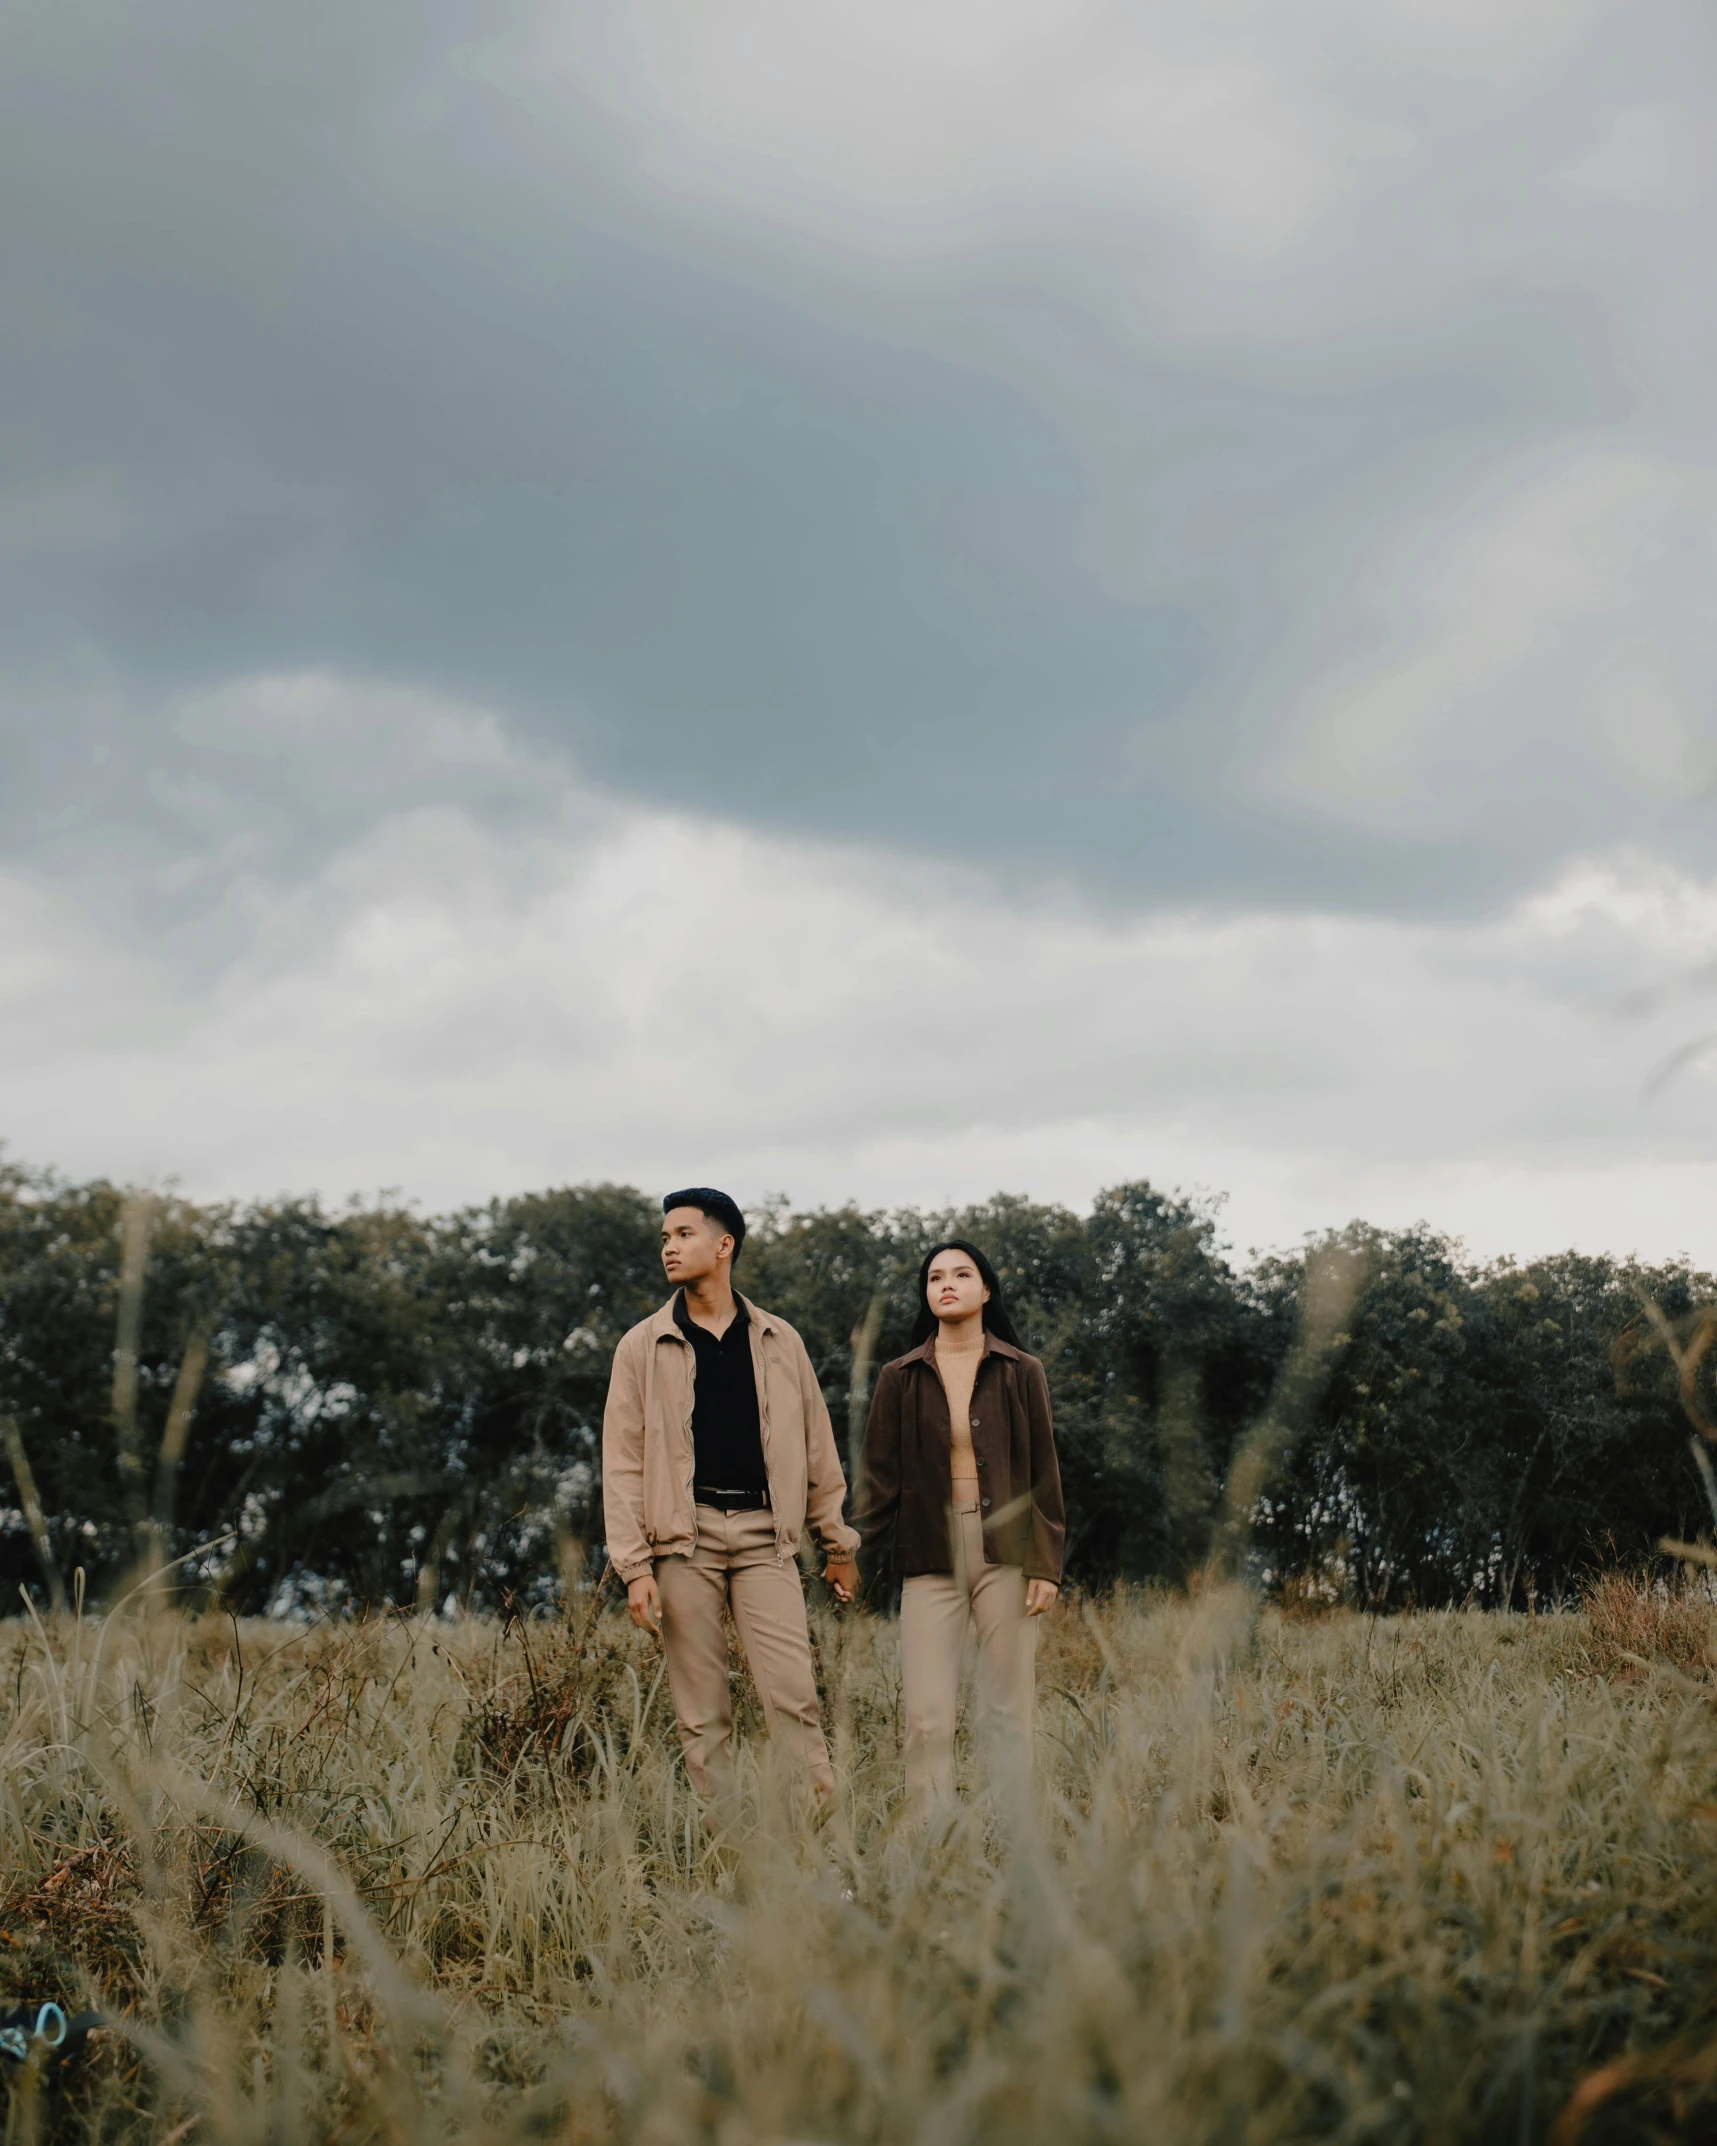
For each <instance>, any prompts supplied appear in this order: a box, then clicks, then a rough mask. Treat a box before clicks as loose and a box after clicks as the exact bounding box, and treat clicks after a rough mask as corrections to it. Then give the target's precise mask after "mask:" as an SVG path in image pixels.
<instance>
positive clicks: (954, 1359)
mask: <svg viewBox="0 0 1717 2146" xmlns="http://www.w3.org/2000/svg"><path fill="white" fill-rule="evenodd" d="M983 1360H984V1330H983V1328H982V1327H979V1328H978V1331H977V1337H976V1339H975V1340H974V1341H970V1342H968V1341H965V1340H963V1339H962V1340H961V1341H960V1342H958V1343H956V1344H954V1345H952V1346H951V1345H950V1343H949V1338H948V1330H947V1328H946V1327H942V1328H939V1329H938V1331H937V1335H936V1347H935V1364H936V1375H937V1377H938V1378H939V1379H940V1380H941V1381H942V1390H943V1392H944V1393H945V1394H946V1395H947V1396H948V1433H949V1447H950V1466H949V1470H948V1473H949V1477H950V1479H951V1481H952V1484H953V1489H954V1496H955V1502H956V1503H957V1504H963V1503H966V1502H967V1501H969V1500H970V1499H972V1498H975V1497H976V1496H977V1495H978V1459H977V1455H976V1454H975V1453H974V1452H973V1450H972V1389H973V1387H974V1386H975V1385H976V1384H977V1381H978V1366H979V1365H980V1364H981V1363H982V1362H983Z"/></svg>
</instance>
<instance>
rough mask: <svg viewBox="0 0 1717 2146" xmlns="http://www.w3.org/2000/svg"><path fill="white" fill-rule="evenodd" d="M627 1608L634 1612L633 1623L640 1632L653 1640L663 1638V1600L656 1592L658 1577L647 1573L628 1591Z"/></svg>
mask: <svg viewBox="0 0 1717 2146" xmlns="http://www.w3.org/2000/svg"><path fill="white" fill-rule="evenodd" d="M626 1607H627V1608H628V1609H629V1610H630V1611H631V1612H632V1622H633V1623H634V1624H635V1625H636V1626H637V1627H638V1629H639V1631H640V1632H648V1633H649V1635H650V1637H651V1638H652V1639H660V1638H661V1636H662V1598H661V1596H660V1595H659V1594H658V1593H657V1591H656V1575H655V1574H654V1573H653V1572H646V1573H645V1574H644V1575H643V1577H642V1578H641V1579H636V1580H634V1581H633V1582H632V1584H631V1586H630V1587H628V1588H627V1590H626Z"/></svg>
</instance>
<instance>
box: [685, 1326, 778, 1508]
mask: <svg viewBox="0 0 1717 2146" xmlns="http://www.w3.org/2000/svg"><path fill="white" fill-rule="evenodd" d="M733 1305H734V1309H733V1323H732V1324H731V1325H730V1326H729V1327H728V1330H727V1332H726V1333H725V1334H723V1335H721V1336H720V1337H719V1339H718V1338H717V1336H716V1335H714V1334H712V1333H711V1332H710V1331H709V1329H708V1327H705V1326H699V1324H698V1323H697V1321H696V1320H695V1319H694V1318H693V1317H692V1315H691V1313H690V1312H689V1311H687V1309H686V1293H685V1291H684V1290H683V1289H682V1290H680V1292H679V1293H678V1294H677V1295H676V1297H675V1298H674V1324H675V1325H676V1326H677V1327H678V1328H679V1330H680V1332H681V1333H682V1334H684V1335H685V1337H686V1339H687V1340H688V1341H689V1342H690V1343H691V1345H692V1356H693V1359H694V1361H695V1363H696V1366H697V1372H696V1382H695V1384H694V1386H693V1388H692V1455H693V1459H692V1481H693V1483H694V1485H695V1486H696V1487H697V1488H698V1489H699V1490H737V1491H742V1492H746V1493H751V1492H756V1491H766V1490H767V1489H768V1488H769V1478H768V1476H767V1475H766V1474H765V1472H764V1468H763V1431H762V1428H761V1425H760V1424H759V1421H758V1415H757V1375H756V1373H755V1372H754V1371H753V1370H752V1367H751V1318H750V1314H749V1313H748V1312H747V1311H746V1309H745V1306H744V1305H743V1304H742V1303H741V1302H740V1301H739V1299H738V1298H737V1297H735V1298H734V1300H733Z"/></svg>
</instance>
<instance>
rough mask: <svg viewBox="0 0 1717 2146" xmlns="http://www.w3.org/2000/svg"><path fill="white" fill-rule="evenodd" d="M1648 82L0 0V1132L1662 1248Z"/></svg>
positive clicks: (1673, 701)
mask: <svg viewBox="0 0 1717 2146" xmlns="http://www.w3.org/2000/svg"><path fill="white" fill-rule="evenodd" d="M1713 37H1714V33H1713V31H1712V28H1711V25H1710V22H1709V18H1708V16H1707V14H1706V13H1705V12H1704V11H1702V10H1701V9H1699V8H1698V7H1696V6H1694V5H1692V4H1682V0H1641V4H1632V0H1630V4H1629V5H1627V6H1623V5H1622V4H1621V0H1482V4H1481V0H1364V4H1361V0H1293V4H1292V5H1289V6H1284V5H1282V4H1280V0H1233V4H1232V5H1229V6H1224V7H1220V8H1217V7H1211V6H1207V5H1194V4H1192V0H1164V4H1162V5H1156V6H1152V7H1149V8H1119V7H1112V6H1099V5H1092V4H1074V0H981V4H980V0H950V4H949V5H947V6H943V7H937V8H922V7H919V8H909V7H906V6H904V5H893V4H878V0H829V4H828V5H826V6H819V7H816V8H808V7H805V6H803V5H799V4H797V0H795V4H791V5H789V4H787V0H733V4H732V5H727V6H723V7H721V8H710V7H707V6H699V5H693V4H691V0H630V4H628V5H627V6H625V7H624V8H621V7H612V6H594V5H589V6H586V5H577V4H553V5H550V4H542V0H516V4H515V0H504V4H499V5H491V6H486V7H484V8H482V9H478V8H475V7H468V6H452V5H446V4H440V5H430V6H427V7H424V6H413V7H409V8H408V7H405V6H402V5H398V4H396V0H377V4H375V5H370V6H366V7H363V8H360V9H353V8H350V7H342V6H336V5H334V4H332V0H305V4H304V5H301V6H297V7H294V8H290V9H286V8H272V9H265V8H262V7H260V6H255V5H252V4H250V0H240V4H237V5H234V4H231V0H223V4H222V5H219V6H217V5H215V4H214V0H159V4H158V5H155V6H152V7H150V8H149V9H146V10H145V9H136V8H121V7H119V6H118V5H117V4H115V0H52V4H51V5H50V4H48V0H21V4H20V5H18V6H15V7H14V8H13V9H12V10H11V11H9V13H8V14H7V15H6V18H5V20H4V23H3V24H0V190H3V194H4V198H5V200H6V202H7V215H6V217H5V219H4V221H3V225H0V269H3V272H4V285H3V288H4V290H5V293H6V302H5V304H4V306H3V307H0V750H3V753H4V770H3V779H0V1023H3V1025H4V1033H5V1043H6V1049H5V1052H4V1059H3V1064H0V1138H3V1139H4V1140H5V1141H7V1142H8V1143H9V1144H10V1145H11V1146H12V1148H13V1149H14V1151H17V1152H22V1153H24V1154H26V1155H29V1156H33V1157H43V1158H51V1159H53V1160H56V1161H59V1162H62V1163H63V1164H65V1165H66V1166H67V1167H68V1168H72V1169H76V1170H89V1171H96V1170H108V1169H111V1170H114V1171H117V1172H120V1173H123V1174H131V1175H140V1176H157V1177H158V1176H165V1175H174V1174H176V1175H179V1176H181V1177H182V1178H183V1179H184V1181H185V1182H186V1184H187V1186H188V1187H189V1189H192V1190H208V1191H217V1192H229V1191H230V1192H235V1193H236V1192H244V1191H265V1192H266V1191H273V1190H276V1189H278V1188H279V1187H281V1186H283V1185H297V1186H304V1185H311V1184H315V1185H320V1186H321V1187H323V1189H325V1190H328V1191H330V1192H334V1193H338V1192H343V1191H344V1190H345V1189H347V1188H348V1187H349V1186H352V1185H365V1184H367V1185H375V1184H378V1183H391V1184H397V1185H401V1186H404V1187H406V1188H407V1189H409V1190H412V1191H414V1192H417V1193H420V1194H421V1195H422V1196H424V1197H426V1198H435V1199H441V1198H449V1199H452V1198H466V1197H477V1196H480V1195H482V1194H484V1193H486V1192H487V1191H490V1190H496V1189H506V1188H508V1187H512V1186H518V1185H523V1184H527V1183H532V1182H540V1181H542V1180H544V1179H546V1178H569V1177H570V1178H576V1177H582V1176H594V1175H602V1174H606V1173H609V1172H617V1173H620V1174H623V1175H628V1176H635V1177H638V1178H639V1179H641V1180H644V1181H651V1180H652V1178H653V1175H655V1174H660V1172H661V1170H663V1169H666V1174H667V1175H668V1176H669V1177H673V1176H676V1175H677V1176H679V1177H680V1178H682V1179H689V1178H692V1177H699V1178H706V1179H707V1178H712V1177H713V1178H717V1179H720V1178H723V1177H724V1176H731V1178H732V1181H733V1182H734V1183H735V1184H736V1185H737V1186H739V1187H740V1188H741V1189H742V1190H743V1191H744V1192H745V1194H746V1196H747V1197H754V1196H757V1197H760V1196H762V1195H763V1194H765V1193H768V1192H772V1191H774V1190H776V1189H777V1188H779V1187H780V1186H781V1185H783V1184H790V1185H791V1187H792V1188H793V1189H794V1190H795V1191H796V1192H798V1193H799V1194H801V1195H802V1196H805V1197H812V1198H824V1197H827V1198H839V1197H845V1196H847V1195H849V1194H851V1195H854V1196H857V1197H860V1198H875V1199H888V1200H893V1199H904V1198H937V1197H941V1196H944V1195H949V1196H963V1195H967V1194H979V1193H983V1192H986V1191H988V1190H990V1189H992V1188H993V1186H994V1185H995V1184H997V1183H1003V1182H1006V1183H1009V1184H1013V1185H1018V1186H1023V1187H1025V1188H1027V1189H1031V1190H1035V1191H1038V1192H1043V1193H1052V1194H1056V1195H1058V1196H1062V1197H1068V1198H1079V1197H1083V1196H1084V1194H1085V1193H1087V1192H1089V1190H1090V1189H1091V1188H1092V1187H1093V1186H1094V1185H1096V1184H1097V1183H1100V1182H1104V1181H1113V1180H1114V1179H1116V1178H1119V1177H1123V1176H1129V1175H1136V1174H1141V1173H1146V1172H1148V1173H1149V1174H1151V1175H1153V1176H1156V1177H1158V1178H1160V1179H1163V1180H1165V1181H1175V1180H1177V1179H1178V1180H1180V1181H1183V1182H1187V1183H1200V1184H1205V1185H1217V1186H1222V1185H1228V1186H1232V1187H1233V1188H1234V1191H1235V1195H1236V1204H1235V1207H1234V1209H1233V1213H1234V1215H1235V1218H1236V1227H1237V1229H1238V1230H1239V1231H1240V1233H1241V1235H1242V1237H1243V1239H1244V1240H1249V1241H1262V1240H1266V1239H1271V1238H1275V1239H1280V1238H1281V1237H1282V1236H1285V1235H1286V1236H1291V1235H1292V1234H1293V1233H1294V1232H1295V1231H1296V1230H1297V1229H1299V1228H1301V1227H1305V1226H1311V1225H1315V1224H1318V1223H1322V1222H1329V1221H1340V1220H1343V1219H1345V1217H1346V1215H1347V1214H1349V1213H1351V1212H1353V1211H1355V1210H1356V1209H1363V1210H1365V1211H1367V1212H1369V1213H1371V1214H1373V1215H1375V1216H1376V1217H1377V1218H1378V1219H1380V1220H1408V1219H1411V1218H1412V1217H1413V1216H1414V1215H1415V1214H1419V1213H1428V1214H1430V1215H1431V1216H1432V1217H1433V1219H1437V1220H1442V1221H1444V1222H1447V1223H1449V1224H1451V1225H1453V1226H1457V1227H1467V1228H1470V1229H1471V1231H1472V1232H1473V1233H1474V1237H1475V1241H1477V1242H1482V1243H1483V1244H1484V1245H1485V1246H1487V1247H1488V1248H1494V1249H1501V1248H1504V1247H1506V1246H1509V1245H1513V1246H1517V1247H1520V1248H1523V1249H1530V1248H1533V1247H1542V1246H1544V1245H1548V1244H1552V1243H1556V1242H1562V1241H1579V1242H1582V1243H1589V1244H1600V1243H1603V1244H1610V1245H1613V1246H1620V1247H1625V1246H1626V1245H1628V1244H1633V1243H1637V1244H1640V1245H1642V1246H1644V1247H1646V1248H1648V1249H1656V1250H1659V1251H1663V1250H1673V1249H1675V1248H1677V1247H1680V1246H1683V1245H1691V1246H1692V1247H1693V1248H1694V1249H1696V1250H1699V1251H1700V1252H1701V1256H1704V1257H1708V1258H1710V1257H1717V1253H1713V1252H1712V1251H1711V1250H1710V1249H1709V1247H1708V1245H1707V1244H1706V1237H1708V1236H1709V1232H1706V1237H1702V1236H1701V1235H1700V1232H1701V1231H1702V1230H1704V1227H1705V1226H1704V1223H1703V1221H1702V1220H1701V1219H1700V1217H1702V1215H1703V1214H1704V1213H1705V1212H1706V1211H1708V1210H1709V1209H1710V1206H1711V1203H1710V1200H1709V1198H1708V1197H1707V1192H1708V1189H1709V1185H1710V1180H1711V1176H1712V1171H1713V1169H1714V1168H1717V1165H1713V1164H1712V1163H1710V1162H1709V1161H1708V1160H1707V1159H1706V1158H1707V1156H1708V1155H1709V1152H1710V1141H1709V1127H1710V1093H1711V1088H1710V1083H1711V1078H1712V1066H1713V1064H1714V1063H1717V1060H1714V1059H1713V1057H1712V1055H1711V1054H1710V1053H1709V1052H1708V1051H1706V1050H1705V1049H1704V1047H1703V1045H1700V1046H1699V1047H1698V1048H1692V1047H1690V1046H1691V1045H1694V1044H1697V1043H1698V1039H1700V1038H1702V1037H1704V1036H1705V1034H1706V1031H1707V1030H1708V1028H1709V1025H1710V1021H1709V1008H1708V1006H1707V1005H1706V1003H1705V999H1706V997H1707V995H1708V991H1709V986H1710V978H1711V976H1712V975H1713V974H1717V967H1714V962H1717V906H1714V903H1713V897H1712V891H1711V884H1710V874H1709V864H1708V857H1709V847H1710V828H1711V813H1712V810H1713V805H1714V803H1717V796H1714V792H1717V719H1714V701H1717V692H1714V687H1717V613H1714V611H1713V607H1712V604H1711V601H1710V590H1711V588H1712V586H1713V572H1714V568H1717V556H1714V555H1717V439H1714V437H1713V423H1712V395H1711V389H1710V382H1711V379H1712V378H1713V377H1714V376H1717V296H1714V293H1713V287H1712V282H1711V278H1710V277H1709V275H1708V274H1706V273H1705V270H1704V259H1705V254H1706V252H1707V251H1708V247H1709V240H1708V234H1709V231H1710V229H1711V227H1712V224H1713V221H1714V213H1713V212H1714V210H1717V154H1714V152H1713V148H1712V144H1713V142H1717V111H1714V109H1713V106H1714V104H1717V69H1714V68H1713V65H1712V62H1713V57H1714V55H1713V50H1712V45H1713ZM712 920H720V923H721V928H722V931H723V932H724V933H725V934H726V937H725V939H723V940H721V941H720V942H719V943H720V944H722V945H724V946H725V945H727V944H728V943H729V942H734V941H737V942H738V943H740V944H742V945H743V946H744V947H745V948H747V949H767V950H768V952H769V959H770V961H771V962H773V963H775V964H776V968H777V971H778V975H779V979H780V987H779V988H778V989H777V988H773V987H769V986H767V984H766V983H760V982H759V981H758V979H757V977H756V976H754V975H751V974H750V973H749V972H748V973H747V976H746V979H745V984H744V988H743V989H736V988H734V987H733V983H732V978H731V976H730V974H729V973H728V971H727V970H725V969H724V968H723V966H722V964H721V961H720V960H719V959H717V958H714V953H713V945H714V942H712V940H711V937H710V932H711V928H712ZM771 973H772V974H773V973H776V972H775V971H772V972H771ZM1628 1009H1632V1010H1631V1011H1629V1010H1628ZM1624 1016H1625V1017H1624ZM688 1022H690V1023H691V1024H692V1026H693V1029H694V1030H695V1033H696V1035H697V1037H698V1038H699V1041H700V1044H701V1045H702V1047H703V1048H704V1049H705V1050H706V1051H707V1052H709V1053H711V1054H713V1061H714V1062H717V1063H718V1064H719V1073H718V1074H716V1073H712V1075H711V1077H710V1079H709V1081H708V1082H707V1083H706V1085H705V1090H704V1091H701V1092H700V1096H699V1098H698V1099H697V1101H696V1105H695V1107H694V1106H693V1104H692V1103H691V1102H690V1101H688V1099H687V1096H686V1093H685V1091H684V1086H683V1082H681V1081H679V1080H677V1079H676V1075H675V1068H676V1066H677V1065H678V1064H679V1062H680V1060H681V1059H682V1058H683V1055H684V1050H685V1033H686V1024H687V1023H688ZM979 1063H982V1064H986V1065H988V1066H989V1067H990V1068H991V1071H990V1075H989V1077H988V1078H987V1080H985V1081H983V1082H981V1083H979V1084H978V1085H977V1087H975V1086H974V1073H973V1068H974V1065H975V1064H979ZM1654 1068H1655V1069H1657V1070H1656V1072H1655V1073H1654V1071H1653V1069H1654ZM676 1140H678V1141H680V1142H681V1143H682V1144H683V1145H684V1148H685V1152H684V1155H683V1156H679V1150H678V1149H677V1148H675V1146H674V1143H675V1141H676ZM670 1150H672V1153H673V1154H674V1155H675V1156H679V1159H677V1160H674V1161H673V1163H672V1167H668V1161H669V1151H670ZM1714 1241H1717V1240H1714Z"/></svg>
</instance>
